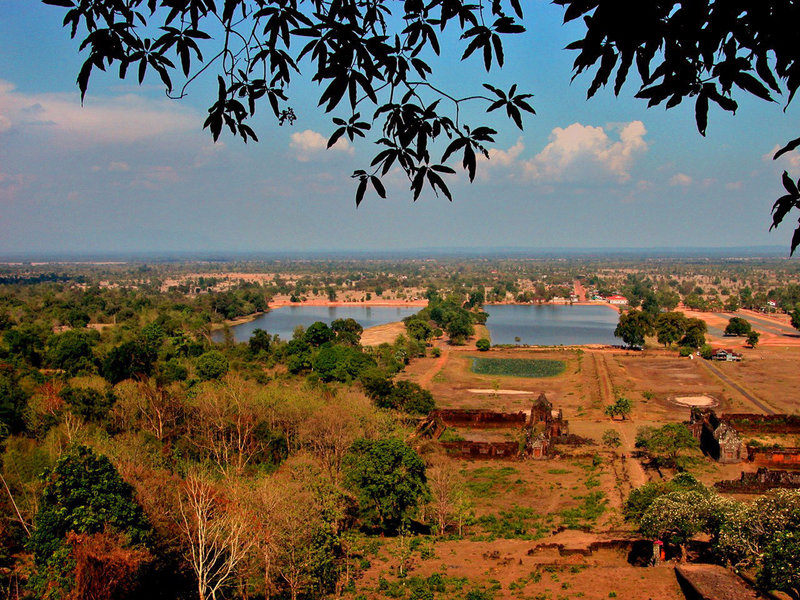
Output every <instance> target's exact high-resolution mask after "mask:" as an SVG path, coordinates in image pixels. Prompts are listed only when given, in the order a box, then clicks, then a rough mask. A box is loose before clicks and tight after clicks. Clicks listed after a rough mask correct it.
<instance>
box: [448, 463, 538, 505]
mask: <svg viewBox="0 0 800 600" xmlns="http://www.w3.org/2000/svg"><path fill="white" fill-rule="evenodd" d="M462 474H463V475H464V476H465V477H466V478H467V481H466V483H465V486H466V488H467V489H468V490H469V491H470V492H471V493H472V494H473V495H475V496H477V497H481V498H494V497H495V496H497V495H498V494H499V493H500V492H507V491H509V490H510V489H511V487H512V485H524V483H519V482H520V480H519V479H518V478H517V477H514V479H513V480H511V477H512V476H516V475H519V471H517V470H516V469H515V468H514V467H480V468H479V469H475V470H474V471H470V472H467V471H462Z"/></svg>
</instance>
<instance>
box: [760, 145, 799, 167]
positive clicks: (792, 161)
mask: <svg viewBox="0 0 800 600" xmlns="http://www.w3.org/2000/svg"><path fill="white" fill-rule="evenodd" d="M781 148H782V146H780V145H778V144H775V147H774V148H772V150H770V151H769V152H767V153H766V154H765V155H764V156H762V157H761V160H763V161H764V162H766V163H774V164H776V165H778V166H779V167H780V168H781V169H782V170H783V169H798V168H800V153H798V152H795V151H792V152H787V153H786V154H783V155H781V156H780V157H779V158H778V160H776V161H773V160H772V157H773V156H775V153H776V152H777V151H778V150H780V149H781Z"/></svg>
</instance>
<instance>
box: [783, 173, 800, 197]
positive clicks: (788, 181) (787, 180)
mask: <svg viewBox="0 0 800 600" xmlns="http://www.w3.org/2000/svg"><path fill="white" fill-rule="evenodd" d="M782 179H783V187H784V188H786V191H787V192H789V193H790V194H791V195H792V196H795V197H797V196H798V193H797V186H796V185H795V183H794V181H792V178H791V177H789V173H787V172H786V171H784V172H783V175H782Z"/></svg>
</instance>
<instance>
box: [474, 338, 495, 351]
mask: <svg viewBox="0 0 800 600" xmlns="http://www.w3.org/2000/svg"><path fill="white" fill-rule="evenodd" d="M475 347H476V348H477V349H478V350H480V351H481V352H486V351H487V350H489V348H491V347H492V343H491V342H490V341H489V340H487V339H486V338H481V339H479V340H478V341H477V342H475Z"/></svg>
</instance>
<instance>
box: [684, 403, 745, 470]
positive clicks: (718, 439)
mask: <svg viewBox="0 0 800 600" xmlns="http://www.w3.org/2000/svg"><path fill="white" fill-rule="evenodd" d="M689 430H690V431H691V432H692V435H693V436H694V438H695V439H696V440H697V441H698V442H699V443H700V449H701V450H702V451H703V453H704V454H707V455H708V456H711V458H713V459H715V460H717V461H719V462H721V463H737V462H742V461H743V460H747V446H746V445H745V444H744V442H742V438H741V437H739V432H738V431H736V429H735V428H733V427H732V426H731V425H729V424H728V423H726V422H724V421H722V420H720V419H719V417H717V415H716V413H715V412H714V411H713V410H711V409H710V408H706V409H701V408H693V409H692V414H691V417H690V420H689Z"/></svg>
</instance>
